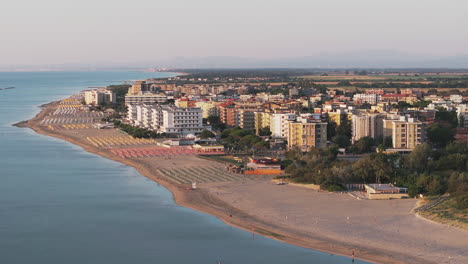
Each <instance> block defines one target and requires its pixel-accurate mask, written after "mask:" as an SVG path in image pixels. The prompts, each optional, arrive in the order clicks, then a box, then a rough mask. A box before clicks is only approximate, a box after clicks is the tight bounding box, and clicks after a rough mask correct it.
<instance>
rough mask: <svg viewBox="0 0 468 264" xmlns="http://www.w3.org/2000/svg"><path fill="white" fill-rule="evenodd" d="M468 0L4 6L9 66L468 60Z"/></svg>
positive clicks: (101, 0)
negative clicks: (321, 57)
mask: <svg viewBox="0 0 468 264" xmlns="http://www.w3.org/2000/svg"><path fill="white" fill-rule="evenodd" d="M467 14H468V1H467V0H285V1H279V0H166V1H160V0H131V1H130V0H128V1H126V0H125V1H123V0H40V1H39V0H2V4H1V8H0V40H1V42H0V43H1V44H0V45H1V46H0V47H1V49H0V65H13V64H16V65H18V64H28V65H33V64H35V65H39V64H60V63H95V62H110V63H113V62H128V61H150V60H158V59H162V58H170V57H175V56H187V57H190V56H242V57H256V58H272V57H274V58H278V57H293V56H310V55H315V54H320V53H328V52H329V53H339V52H347V51H360V50H377V49H378V50H380V49H384V50H397V51H403V52H410V53H424V54H430V55H456V54H461V53H464V54H468V15H467Z"/></svg>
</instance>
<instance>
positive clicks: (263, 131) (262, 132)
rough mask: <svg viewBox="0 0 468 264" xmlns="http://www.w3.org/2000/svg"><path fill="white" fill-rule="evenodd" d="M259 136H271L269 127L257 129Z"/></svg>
mask: <svg viewBox="0 0 468 264" xmlns="http://www.w3.org/2000/svg"><path fill="white" fill-rule="evenodd" d="M259 135H260V136H271V131H270V128H269V127H262V128H261V129H260V131H259Z"/></svg>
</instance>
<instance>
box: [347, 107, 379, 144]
mask: <svg viewBox="0 0 468 264" xmlns="http://www.w3.org/2000/svg"><path fill="white" fill-rule="evenodd" d="M384 118H385V115H384V114H367V113H366V114H363V115H353V116H352V118H351V132H352V135H351V141H352V142H353V143H354V142H356V141H358V140H359V139H361V138H363V137H371V138H374V139H375V138H377V137H379V136H383V135H384V133H383V120H384Z"/></svg>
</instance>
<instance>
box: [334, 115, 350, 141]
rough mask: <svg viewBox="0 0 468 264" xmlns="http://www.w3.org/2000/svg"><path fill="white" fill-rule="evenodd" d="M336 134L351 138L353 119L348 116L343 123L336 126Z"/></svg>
mask: <svg viewBox="0 0 468 264" xmlns="http://www.w3.org/2000/svg"><path fill="white" fill-rule="evenodd" d="M336 134H337V135H344V136H347V137H349V138H351V121H349V120H348V119H347V118H346V119H344V120H342V122H341V124H340V125H339V126H338V127H337V128H336Z"/></svg>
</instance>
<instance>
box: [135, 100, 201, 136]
mask: <svg viewBox="0 0 468 264" xmlns="http://www.w3.org/2000/svg"><path fill="white" fill-rule="evenodd" d="M128 120H129V121H130V122H132V123H134V124H135V125H138V126H142V127H146V128H151V129H154V130H155V131H157V132H159V133H167V134H179V135H182V136H184V135H188V134H197V133H200V132H202V131H203V130H205V129H208V130H209V129H210V127H206V126H203V111H202V110H201V109H200V108H179V107H175V106H166V105H145V104H139V105H128Z"/></svg>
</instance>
